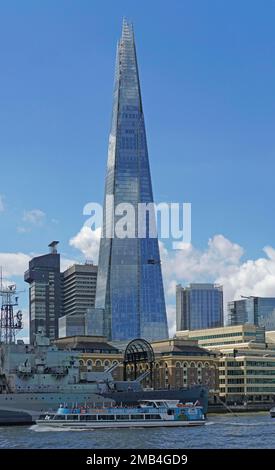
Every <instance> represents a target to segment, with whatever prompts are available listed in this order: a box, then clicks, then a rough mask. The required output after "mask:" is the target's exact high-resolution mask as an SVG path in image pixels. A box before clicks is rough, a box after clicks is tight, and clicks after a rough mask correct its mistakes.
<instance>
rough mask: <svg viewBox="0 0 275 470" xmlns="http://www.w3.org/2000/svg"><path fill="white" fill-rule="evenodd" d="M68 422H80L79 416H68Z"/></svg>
mask: <svg viewBox="0 0 275 470" xmlns="http://www.w3.org/2000/svg"><path fill="white" fill-rule="evenodd" d="M67 420H69V421H78V415H67Z"/></svg>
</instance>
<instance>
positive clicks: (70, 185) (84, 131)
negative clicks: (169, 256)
mask: <svg viewBox="0 0 275 470" xmlns="http://www.w3.org/2000/svg"><path fill="white" fill-rule="evenodd" d="M123 16H126V17H127V18H129V19H131V20H132V21H133V22H134V27H135V36H136V43H137V53H138V62H139V69H140V78H141V87H142V96H143V105H144V111H145V119H146V127H147V139H148V145H149V156H150V163H151V171H152V179H153V188H154V194H155V199H156V201H158V202H161V201H168V202H169V201H179V202H184V201H188V202H191V203H192V243H193V245H194V246H195V247H196V248H197V249H198V250H202V251H203V250H205V249H206V247H207V243H208V240H209V238H211V237H214V236H215V234H222V235H223V236H224V237H226V238H227V239H229V240H230V241H231V242H232V243H236V244H238V245H240V246H241V247H242V248H243V257H242V260H243V261H245V260H246V259H253V260H255V259H257V258H259V257H261V256H263V253H262V249H263V247H264V246H266V245H271V246H272V245H274V243H273V240H274V232H275V222H274V216H273V215H274V202H275V198H274V170H275V159H274V152H275V132H274V128H275V103H274V100H275V98H274V85H275V62H274V48H275V29H274V23H275V2H274V1H272V0H265V2H261V1H260V0H258V1H253V0H241V1H237V0H230V1H229V0H227V1H223V0H208V1H206V0H194V1H187V0H181V1H179V0H178V1H175V0H171V1H170V2H169V7H168V3H167V1H161V0H155V1H150V2H148V1H144V0H139V1H132V2H129V1H120V0H116V1H115V2H112V1H106V0H105V1H104V0H101V1H97V0H79V1H72V0H66V1H65V0H55V1H52V0H48V1H45V2H37V1H31V0H24V2H22V1H19V0H18V1H15V0H10V1H4V0H2V1H1V4H0V57H1V74H0V104H1V105H0V159H1V160H0V161H1V167H0V174H1V186H0V195H1V196H2V198H1V199H0V201H1V200H2V201H3V205H4V207H3V209H4V210H2V211H1V204H0V226H1V230H0V247H1V248H0V252H1V253H7V252H8V253H16V252H21V253H25V254H30V253H41V252H43V251H45V250H46V249H47V245H48V243H49V242H50V241H51V240H52V239H57V240H60V242H61V244H60V250H61V251H62V253H63V254H64V256H66V257H68V258H72V259H75V258H79V257H80V258H81V254H80V252H79V251H78V250H77V249H76V248H74V247H72V246H70V245H69V240H70V239H71V238H72V237H73V236H74V235H76V234H77V233H78V232H79V230H80V229H81V226H82V224H83V222H84V220H85V218H84V216H83V215H82V209H83V206H84V204H86V203H87V202H89V201H98V202H101V201H102V199H103V190H104V175H105V167H106V158H107V144H108V133H109V126H110V118H111V107H112V88H113V76H114V61H115V49H116V41H117V39H118V38H119V36H120V32H121V22H122V17H123ZM33 210H39V211H42V212H43V213H44V214H45V216H41V217H40V218H39V217H38V219H36V222H35V223H34V222H33V223H31V224H29V223H28V222H29V220H30V219H28V214H29V211H33ZM24 219H25V220H24ZM27 226H28V230H26V227H27ZM82 259H83V258H82ZM274 294H275V292H274Z"/></svg>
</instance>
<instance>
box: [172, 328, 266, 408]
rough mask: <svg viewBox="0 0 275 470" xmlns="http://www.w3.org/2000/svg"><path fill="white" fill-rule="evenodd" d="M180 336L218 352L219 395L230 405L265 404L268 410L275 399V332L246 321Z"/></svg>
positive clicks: (180, 334)
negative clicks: (266, 331) (241, 323)
mask: <svg viewBox="0 0 275 470" xmlns="http://www.w3.org/2000/svg"><path fill="white" fill-rule="evenodd" d="M273 333H274V332H273ZM176 335H177V338H178V339H182V340H185V341H186V340H195V341H198V344H199V346H200V347H203V348H206V349H207V350H209V351H212V352H215V353H216V354H217V367H218V370H219V397H220V398H221V399H222V400H223V401H225V402H226V403H227V404H235V403H236V404H238V405H243V406H248V407H249V406H250V405H251V404H252V405H253V406H255V404H258V405H259V407H260V408H259V409H263V408H262V406H263V403H265V404H266V405H265V406H266V407H267V409H268V408H269V407H270V403H273V401H275V343H274V341H275V334H272V332H270V335H269V334H267V335H265V329H264V327H260V326H256V325H251V324H244V325H235V326H226V327H223V328H211V329H208V330H197V331H179V332H177V333H176ZM248 409H249V408H248Z"/></svg>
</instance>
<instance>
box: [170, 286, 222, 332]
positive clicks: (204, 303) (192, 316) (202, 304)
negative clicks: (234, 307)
mask: <svg viewBox="0 0 275 470" xmlns="http://www.w3.org/2000/svg"><path fill="white" fill-rule="evenodd" d="M176 298H177V331H181V330H200V329H204V328H215V327H219V326H223V289H222V287H221V286H217V285H214V284H190V286H189V287H182V286H181V285H178V286H177V291H176Z"/></svg>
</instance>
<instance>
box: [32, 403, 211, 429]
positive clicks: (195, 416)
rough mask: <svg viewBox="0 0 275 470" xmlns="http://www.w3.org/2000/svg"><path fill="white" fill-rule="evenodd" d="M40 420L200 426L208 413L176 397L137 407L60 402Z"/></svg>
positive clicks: (92, 425)
mask: <svg viewBox="0 0 275 470" xmlns="http://www.w3.org/2000/svg"><path fill="white" fill-rule="evenodd" d="M36 424H37V425H38V426H47V427H48V426H50V427H52V428H57V427H58V428H63V427H72V428H83V429H97V428H130V427H131V428H139V427H141V428H144V427H146V428H147V427H178V426H199V425H203V424H205V415H204V413H203V407H202V406H199V405H198V404H197V403H186V404H185V405H183V404H181V403H179V401H175V400H173V401H165V400H156V401H140V402H139V404H138V405H137V406H135V407H130V406H129V407H125V406H116V405H114V406H110V405H107V407H105V406H103V407H100V408H95V407H93V406H92V407H89V406H87V405H84V406H78V405H76V406H75V407H68V406H66V405H60V406H59V408H58V410H57V412H55V413H53V412H48V413H44V414H43V415H41V416H40V417H39V419H38V420H37V421H36Z"/></svg>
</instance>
